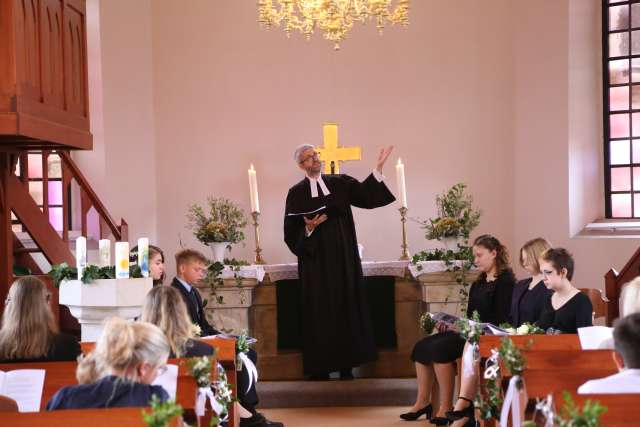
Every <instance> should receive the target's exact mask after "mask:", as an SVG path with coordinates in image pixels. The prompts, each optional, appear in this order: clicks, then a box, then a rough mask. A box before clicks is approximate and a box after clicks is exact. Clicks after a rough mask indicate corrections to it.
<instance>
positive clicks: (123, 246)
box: [116, 242, 129, 279]
mask: <svg viewBox="0 0 640 427" xmlns="http://www.w3.org/2000/svg"><path fill="white" fill-rule="evenodd" d="M128 278H129V242H116V279H128Z"/></svg>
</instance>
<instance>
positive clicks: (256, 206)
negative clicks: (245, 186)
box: [249, 164, 260, 213]
mask: <svg viewBox="0 0 640 427" xmlns="http://www.w3.org/2000/svg"><path fill="white" fill-rule="evenodd" d="M249 193H250V195H251V212H258V213H259V212H260V201H259V200H258V180H257V178H256V170H255V169H254V168H253V164H251V168H250V169H249Z"/></svg>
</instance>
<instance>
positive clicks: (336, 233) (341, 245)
mask: <svg viewBox="0 0 640 427" xmlns="http://www.w3.org/2000/svg"><path fill="white" fill-rule="evenodd" d="M322 179H323V181H324V182H325V184H326V186H327V188H328V189H329V192H330V194H329V195H325V194H323V192H322V190H321V189H320V186H318V197H315V198H312V197H311V185H310V182H309V179H308V178H305V179H304V180H302V181H300V182H299V183H298V184H296V185H294V186H293V187H291V188H290V189H289V194H288V195H287V203H286V211H285V218H284V234H285V237H284V238H285V242H286V244H287V246H288V247H289V249H290V250H291V251H292V252H293V253H294V254H295V255H296V256H297V257H298V274H299V278H300V284H301V288H302V289H301V290H302V292H301V295H302V301H301V303H302V313H303V315H302V316H303V319H302V322H303V324H302V325H303V328H302V330H303V362H304V372H305V373H306V374H324V373H327V372H333V371H337V370H343V369H350V368H352V367H354V366H358V365H360V364H362V363H365V362H369V361H373V360H375V359H376V358H377V351H376V347H375V342H374V338H373V331H372V327H371V318H370V314H369V310H368V305H367V301H366V294H365V290H364V281H363V276H362V265H361V263H360V257H359V255H358V246H357V238H356V230H355V226H354V223H353V215H352V213H351V206H352V205H353V206H356V207H359V208H363V209H373V208H377V207H380V206H385V205H388V204H389V203H391V202H393V201H394V200H395V198H394V197H393V195H392V194H391V192H390V191H389V189H388V188H387V186H386V185H385V184H384V182H378V180H377V179H376V178H375V177H374V176H373V174H371V175H369V177H368V178H367V179H366V180H364V181H363V182H362V183H361V182H358V181H357V180H356V179H354V178H352V177H350V176H348V175H323V176H322ZM323 206H324V207H325V209H324V210H323V211H322V212H324V213H325V214H326V215H327V217H328V219H327V220H326V221H325V222H323V223H322V224H320V225H319V226H318V227H316V228H315V230H314V231H313V232H312V233H311V235H309V236H307V234H306V229H305V224H304V219H303V216H302V215H296V214H300V213H304V212H311V211H315V210H317V209H320V208H322V207H323ZM291 214H293V215H291ZM312 216H313V215H309V217H312ZM380 227H384V224H380ZM370 232H372V233H374V232H376V230H370Z"/></svg>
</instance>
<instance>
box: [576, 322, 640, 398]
mask: <svg viewBox="0 0 640 427" xmlns="http://www.w3.org/2000/svg"><path fill="white" fill-rule="evenodd" d="M613 345H614V349H615V352H614V353H613V360H614V361H615V363H616V366H617V367H618V370H619V371H620V372H618V373H617V374H614V375H611V376H608V377H605V378H600V379H597V380H590V381H587V382H586V383H584V384H582V385H581V386H580V387H579V388H578V393H580V394H596V393H640V313H633V314H630V315H628V316H626V317H623V318H621V319H618V321H617V322H616V325H615V327H614V329H613Z"/></svg>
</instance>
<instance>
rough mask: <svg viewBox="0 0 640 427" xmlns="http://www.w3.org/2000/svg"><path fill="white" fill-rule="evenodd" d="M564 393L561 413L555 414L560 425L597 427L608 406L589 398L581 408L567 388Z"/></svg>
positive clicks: (565, 426)
mask: <svg viewBox="0 0 640 427" xmlns="http://www.w3.org/2000/svg"><path fill="white" fill-rule="evenodd" d="M562 395H563V397H564V402H565V403H564V405H563V407H562V409H561V411H560V413H559V414H558V415H556V416H555V422H556V425H557V426H558V427H597V426H598V425H599V419H600V415H602V414H604V413H605V412H607V408H606V407H604V406H602V405H600V403H599V402H591V400H587V401H586V402H585V404H584V406H583V407H582V410H581V409H580V408H579V407H577V406H576V405H575V403H574V402H573V398H572V397H571V394H570V393H569V392H567V391H566V390H565V391H564V392H563V393H562Z"/></svg>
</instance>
